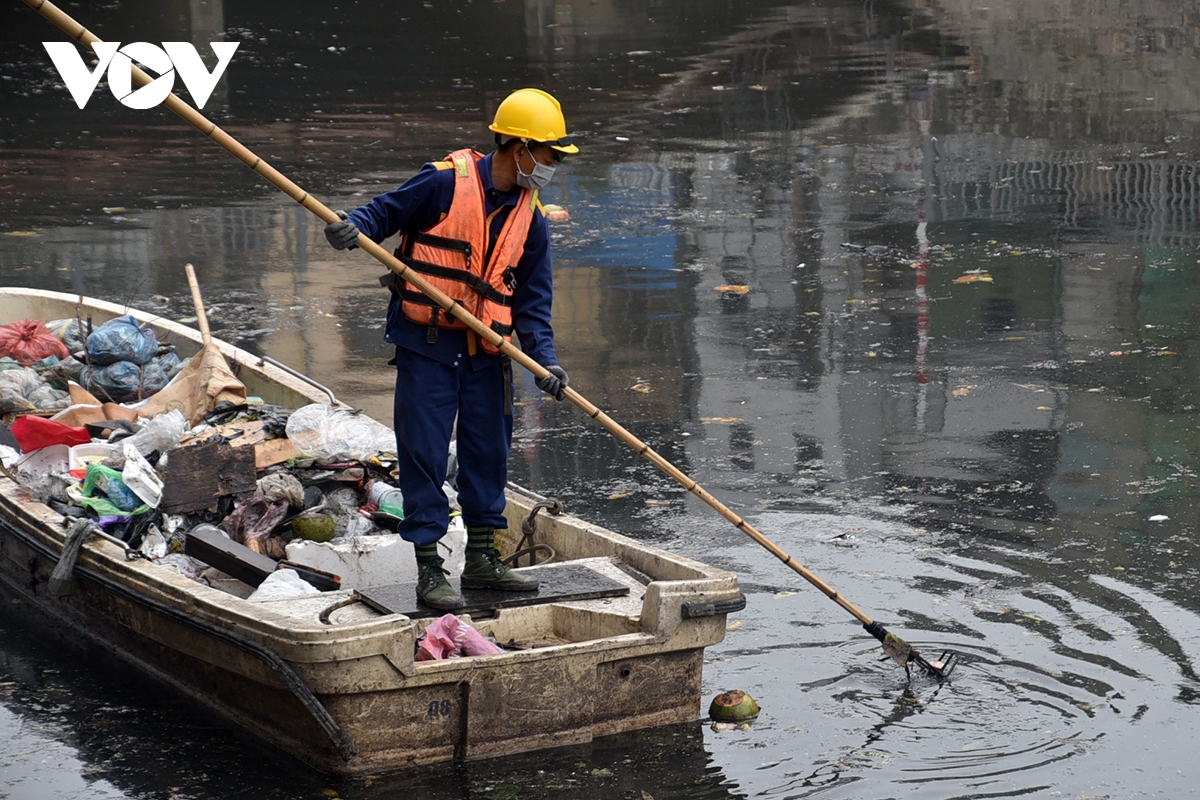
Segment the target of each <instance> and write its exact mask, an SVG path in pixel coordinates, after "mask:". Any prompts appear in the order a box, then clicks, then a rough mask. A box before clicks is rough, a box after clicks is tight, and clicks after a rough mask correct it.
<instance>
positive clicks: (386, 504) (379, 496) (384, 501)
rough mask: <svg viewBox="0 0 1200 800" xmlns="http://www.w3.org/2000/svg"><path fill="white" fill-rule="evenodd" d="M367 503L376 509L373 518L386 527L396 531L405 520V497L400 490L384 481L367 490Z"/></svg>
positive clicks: (374, 483)
mask: <svg viewBox="0 0 1200 800" xmlns="http://www.w3.org/2000/svg"><path fill="white" fill-rule="evenodd" d="M367 502H368V503H370V504H371V505H373V506H375V507H376V509H377V510H376V511H375V512H373V513H372V514H371V517H372V518H373V519H374V520H375V521H376V522H378V523H380V524H382V525H384V526H385V527H389V528H392V529H393V530H394V529H395V527H396V525H397V524H399V522H400V520H402V519H404V496H403V495H402V494H401V493H400V490H399V489H397V488H396V487H395V486H392V485H391V484H388V483H384V482H383V481H375V482H373V483H372V484H371V485H370V487H368V489H367Z"/></svg>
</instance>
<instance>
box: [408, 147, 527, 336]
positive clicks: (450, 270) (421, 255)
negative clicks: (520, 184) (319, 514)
mask: <svg viewBox="0 0 1200 800" xmlns="http://www.w3.org/2000/svg"><path fill="white" fill-rule="evenodd" d="M481 158H483V154H481V153H478V152H476V151H474V150H469V149H467V150H457V151H455V152H453V153H451V154H450V155H448V156H446V158H445V160H444V161H443V163H444V164H446V166H445V167H442V165H441V164H439V165H438V166H439V167H440V168H444V169H448V168H451V166H452V167H453V169H454V198H453V199H452V200H451V201H450V211H449V212H448V213H447V214H446V216H445V218H443V219H442V220H441V221H440V222H438V223H437V224H436V225H434V226H433V227H431V228H427V229H426V230H423V231H418V232H410V233H406V234H404V237H403V238H402V239H401V242H400V247H399V248H397V250H396V257H397V258H399V259H400V261H402V262H403V263H404V264H405V265H406V266H407V267H408V268H409V269H411V270H413V271H414V272H417V273H419V274H420V275H421V277H422V278H424V279H425V280H426V281H427V282H428V283H430V284H432V285H433V286H435V287H437V288H438V289H440V290H441V291H442V292H444V293H445V294H446V295H448V296H449V297H450V298H451V299H453V300H456V301H457V302H458V303H459V304H460V305H462V307H463V308H465V309H466V310H467V311H469V312H470V313H471V314H472V315H474V316H475V317H476V318H478V319H479V320H480V321H482V322H483V324H484V325H486V326H487V327H488V328H490V329H491V330H493V331H495V332H496V333H498V334H500V335H501V336H503V337H504V338H505V339H507V338H509V336H510V335H511V334H512V288H510V287H509V286H508V284H507V283H506V281H509V280H511V275H512V270H513V269H515V268H516V264H517V262H518V261H519V260H520V259H521V255H522V253H524V252H525V240H526V239H527V238H528V236H529V227H530V225H531V224H532V223H533V212H534V209H535V208H536V207H537V204H538V193H537V192H534V191H530V190H529V189H522V190H521V196H520V197H519V198H518V200H517V204H516V206H515V207H513V208H512V210H511V211H509V214H508V218H507V219H505V221H504V225H503V226H502V227H501V229H500V232H499V234H498V235H497V237H496V242H495V244H494V245H493V246H492V252H491V257H490V258H487V263H484V258H485V256H486V254H487V252H488V239H489V234H490V231H489V227H490V222H491V219H490V218H485V215H484V213H483V211H484V209H485V208H486V206H485V198H484V195H483V182H482V181H481V180H480V178H479V168H478V164H477V162H478V161H479V159H481ZM493 213H495V212H493ZM397 289H398V291H399V293H400V298H401V301H402V305H401V308H402V309H403V311H404V316H405V317H406V318H407V319H408V320H410V321H411V322H415V323H417V324H419V325H426V326H428V327H429V328H430V332H429V335H428V336H427V339H428V340H430V341H432V340H436V338H437V328H447V329H452V330H464V329H466V327H467V326H466V325H465V324H464V323H463V322H462V321H460V320H457V319H454V318H453V317H452V316H451V314H449V313H436V312H438V311H439V310H441V309H440V306H438V305H437V303H435V302H434V301H432V300H430V299H429V298H428V297H426V296H425V295H424V294H422V293H421V292H420V291H419V290H418V289H417V288H416V287H415V286H412V285H411V284H409V283H408V282H407V281H404V280H401V281H400V286H399V287H397ZM482 344H483V349H484V351H486V352H488V353H499V352H500V350H499V348H498V347H496V346H495V345H493V344H492V343H491V342H488V341H483V342H482Z"/></svg>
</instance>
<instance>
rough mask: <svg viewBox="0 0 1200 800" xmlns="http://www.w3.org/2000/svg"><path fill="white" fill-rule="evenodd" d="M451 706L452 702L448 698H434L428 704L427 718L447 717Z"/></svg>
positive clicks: (452, 705)
mask: <svg viewBox="0 0 1200 800" xmlns="http://www.w3.org/2000/svg"><path fill="white" fill-rule="evenodd" d="M453 707H454V704H453V703H451V702H450V701H449V700H434V701H433V702H432V703H430V704H429V718H430V719H437V718H438V717H448V716H450V711H451V709H452V708H453Z"/></svg>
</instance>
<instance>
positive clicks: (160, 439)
mask: <svg viewBox="0 0 1200 800" xmlns="http://www.w3.org/2000/svg"><path fill="white" fill-rule="evenodd" d="M188 427H189V426H188V421H187V419H186V418H184V416H183V412H182V411H180V410H179V409H177V408H175V409H172V410H170V411H168V412H167V413H166V414H159V415H158V416H157V417H151V418H150V419H148V420H145V421H144V422H142V428H141V430H139V431H138V432H137V433H135V434H133V435H132V436H130V437H129V438H128V439H124V440H122V441H124V442H128V443H130V444H132V445H133V446H134V447H136V448H137V451H138V452H139V453H141V454H142V455H143V456H147V457H148V456H149V455H150V454H151V453H158V454H160V455H161V454H163V453H165V452H167V451H168V450H172V449H174V448H176V447H178V446H179V437H181V436H183V434H184V433H185V432H186V431H187V430H188Z"/></svg>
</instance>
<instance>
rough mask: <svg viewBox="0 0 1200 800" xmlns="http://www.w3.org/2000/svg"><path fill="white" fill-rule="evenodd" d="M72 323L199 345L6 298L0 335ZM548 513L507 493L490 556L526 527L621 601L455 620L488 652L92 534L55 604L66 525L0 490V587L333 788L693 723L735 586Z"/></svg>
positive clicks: (257, 387) (267, 382)
mask: <svg viewBox="0 0 1200 800" xmlns="http://www.w3.org/2000/svg"><path fill="white" fill-rule="evenodd" d="M77 307H80V308H81V309H82V315H83V316H85V317H91V319H92V320H93V321H94V323H95V324H100V323H102V322H104V321H106V320H108V319H112V318H115V317H118V316H121V315H124V314H128V313H132V314H133V316H135V317H136V318H138V319H139V320H140V321H141V322H143V323H145V324H146V325H149V326H150V327H152V328H154V329H155V331H156V333H157V334H158V336H159V339H160V340H165V341H170V342H171V343H172V344H174V345H175V347H176V349H177V351H178V352H179V354H180V356H181V357H186V356H188V355H190V354H191V353H192V352H195V351H198V350H199V349H200V346H201V342H202V339H201V335H200V333H199V332H198V331H196V330H194V329H192V328H189V327H186V326H184V325H180V324H178V323H175V322H171V321H169V320H165V319H163V318H161V317H158V316H152V315H149V314H143V313H139V312H137V311H130V310H129V309H126V308H123V307H121V306H117V305H115V304H112V303H106V302H102V301H96V300H87V299H81V298H79V297H78V296H76V295H68V294H62V293H57V292H49V291H40V290H33V289H19V288H0V322H7V321H12V320H18V319H26V318H29V319H41V320H52V319H62V318H70V317H76V315H77ZM216 343H217V345H218V347H219V348H220V350H221V352H222V353H223V355H224V356H225V358H226V360H227V362H228V363H229V365H230V366H231V368H232V369H233V370H234V372H235V373H236V374H237V376H238V378H239V379H240V380H241V381H242V383H244V384H245V387H246V391H247V394H248V395H253V396H257V397H259V398H262V400H263V401H264V402H266V403H271V404H274V405H279V406H282V407H284V408H293V409H294V408H299V407H301V406H304V405H308V404H311V403H330V402H336V400H335V399H334V398H333V397H332V394H331V393H330V392H329V391H328V390H327V389H325V388H324V387H322V386H320V384H317V383H314V382H313V381H311V380H309V379H307V378H306V377H305V376H303V375H300V374H299V373H297V372H294V371H292V370H290V369H289V368H287V367H286V366H284V365H282V364H279V363H278V362H274V361H272V360H271V359H268V358H263V357H259V356H255V355H253V354H251V353H249V352H247V351H245V350H242V349H239V348H237V347H234V346H232V345H230V344H228V343H225V342H219V341H218V342H216ZM551 505H552V504H551V503H549V502H547V501H546V498H542V497H539V496H538V495H536V494H534V493H532V492H529V491H527V490H524V489H521V488H519V487H516V486H510V487H509V492H508V506H507V512H506V513H507V516H508V519H509V529H508V532H507V534H508V535H507V536H504V537H498V538H499V539H500V541H499V542H498V546H500V547H501V549H502V551H503V552H512V550H513V549H514V548H515V547H516V546H517V544H518V541H517V539H518V537H519V536H520V535H521V533H520V532H521V531H522V526H525V528H526V529H527V530H529V529H533V531H534V534H533V535H534V538H535V540H536V542H538V543H540V544H544V545H548V546H549V547H550V548H552V550H553V553H554V556H553V558H552V559H551V561H550V562H549V563H548V564H538V565H537V566H535V567H530V568H528V569H531V570H533V571H534V572H535V573H537V571H540V570H554V569H560V570H561V569H576V570H580V569H582V570H584V571H586V572H587V574H588V575H597V576H600V578H601V579H602V581H603V582H606V584H605V585H615V586H617V590H616V592H615V593H613V592H609V593H608V596H604V597H593V598H586V597H585V598H583V599H562V598H561V597H560V598H557V599H556V597H555V596H553V595H551V596H550V597H548V598H546V599H542V597H541V595H542V591H539V592H538V597H537V598H535V599H534V600H533V601H531V602H530V603H529V604H527V605H519V606H515V607H510V606H507V605H505V604H503V603H501V604H498V605H496V606H495V607H488V606H487V605H486V604H485V605H484V607H480V608H475V609H473V610H472V612H471V614H470V615H467V616H463V619H464V620H466V621H469V622H470V624H471V625H472V626H473V627H474V628H475V629H477V630H478V631H479V632H480V633H482V634H484V635H487V636H490V637H491V638H492V639H493V640H494V641H496V642H498V643H500V644H501V645H502V646H505V650H504V652H503V653H501V654H498V655H487V656H474V657H463V658H452V659H443V660H431V661H419V660H416V659H415V657H414V654H415V651H416V649H417V640H418V638H419V637H420V636H421V635H422V632H423V630H424V628H425V627H426V626H427V625H428V624H429V623H430V622H431V621H432V619H433V617H421V616H420V615H417V614H407V613H396V612H395V611H394V610H391V609H389V607H388V606H387V605H386V604H383V605H380V604H378V603H375V604H371V603H366V602H361V601H360V602H354V601H355V600H360V599H361V593H359V594H356V592H359V591H360V590H365V593H366V594H368V595H369V594H370V593H371V591H372V589H373V587H354V586H348V585H343V586H342V587H341V588H339V589H336V590H331V591H324V592H321V593H320V594H319V595H311V596H308V597H302V598H299V599H287V600H274V601H266V602H257V601H250V600H247V599H246V595H247V594H248V592H247V591H244V590H246V589H248V588H249V587H247V586H244V585H242V586H240V587H238V586H237V584H239V582H238V581H235V580H232V579H230V580H228V581H225V582H224V583H218V584H217V585H215V586H209V585H205V584H203V583H199V582H196V581H193V580H190V579H188V578H186V577H183V576H181V575H179V574H176V573H175V572H172V571H170V570H168V569H166V568H164V567H162V566H160V565H157V564H155V563H153V562H152V561H148V560H140V559H139V560H127V559H126V554H125V552H124V550H123V549H122V548H121V547H120V546H118V545H117V544H116V543H114V542H112V541H108V540H104V539H99V538H93V539H91V540H90V541H89V542H88V543H86V544H85V545H84V546H83V549H82V553H81V555H80V557H79V560H78V562H77V564H76V567H75V579H76V584H77V590H76V591H75V592H74V593H73V594H70V595H68V596H65V597H63V596H55V595H53V594H52V593H51V592H50V591H49V589H48V584H49V578H50V574H51V572H52V571H53V570H54V568H55V566H56V564H57V563H58V561H59V559H60V556H61V554H62V552H63V549H64V541H65V539H66V534H67V528H68V526H67V525H66V524H65V520H64V517H63V516H62V515H60V514H59V513H57V512H55V511H54V510H53V509H51V508H50V507H49V506H47V505H44V504H42V503H41V502H39V501H38V500H37V499H36V498H34V497H33V495H32V494H31V493H30V492H29V491H27V490H26V489H25V488H24V487H23V486H22V485H20V484H19V483H17V482H15V481H13V480H11V479H9V478H0V580H2V581H3V582H4V583H5V584H6V588H7V590H8V592H9V593H12V594H15V596H17V597H18V598H20V599H21V600H23V601H25V602H26V603H28V604H29V605H30V606H31V607H32V608H34V609H35V610H36V611H38V612H41V613H40V615H39V616H44V617H45V618H47V620H48V622H49V624H51V625H54V626H58V627H61V628H62V629H63V630H64V631H70V632H71V633H73V634H77V635H83V636H85V637H87V638H89V639H91V640H93V641H94V642H96V643H97V644H99V645H101V646H103V647H104V648H106V649H108V650H111V651H112V652H114V653H115V654H116V655H118V656H119V657H120V658H122V659H124V660H125V661H128V662H129V663H131V664H133V665H135V666H136V667H137V668H139V669H140V670H141V671H142V672H144V673H145V674H146V675H147V676H149V678H152V679H157V680H158V681H161V682H165V683H167V684H170V685H171V686H174V687H175V688H177V689H178V690H179V691H181V692H184V693H185V694H187V695H190V696H191V697H193V698H195V699H197V700H199V701H200V702H201V703H203V704H204V705H206V706H208V707H211V708H213V709H215V710H217V711H218V712H220V713H221V714H223V715H224V716H225V717H227V718H228V719H229V720H231V721H233V722H235V723H237V724H238V725H241V726H243V727H244V728H246V729H248V730H249V731H251V732H252V733H254V734H255V735H257V736H258V737H260V738H262V739H264V740H266V741H268V742H270V743H272V744H274V745H276V746H278V747H279V748H281V749H283V750H284V751H286V752H288V753H291V754H292V755H294V756H296V757H297V758H299V759H301V760H303V761H305V762H307V763H309V764H311V765H312V766H314V767H316V768H317V769H319V770H322V771H325V772H328V773H334V774H346V775H354V774H364V773H375V772H380V771H384V770H392V769H398V768H402V767H405V766H410V765H417V764H426V763H432V762H438V761H446V760H451V759H455V760H469V759H479V758H488V757H495V756H503V755H506V754H510V753H516V752H522V751H529V750H535V749H540V748H548V747H556V746H560V745H570V744H576V743H580V742H587V741H590V740H591V739H592V738H593V737H597V736H602V735H606V734H613V733H618V732H622V731H628V730H633V729H637V728H645V727H650V726H655V725H666V724H671V723H677V722H684V721H691V720H695V719H697V718H698V717H699V715H700V702H701V697H700V692H701V668H702V663H703V654H704V648H705V647H708V646H710V645H713V644H716V643H718V642H720V641H721V640H722V639H723V637H724V632H725V617H726V614H727V613H730V612H732V611H736V610H740V609H741V608H742V607H744V605H745V600H744V598H743V597H742V595H741V593H740V591H739V589H738V584H737V580H736V577H735V576H734V575H733V574H731V573H729V572H727V571H724V570H720V569H716V568H713V567H710V566H707V565H705V564H702V563H699V562H696V561H694V560H691V559H688V558H684V557H681V556H677V555H673V554H671V553H668V552H665V551H663V550H659V549H656V548H654V547H650V546H648V545H646V544H643V543H641V542H638V541H635V540H633V539H630V538H628V537H625V536H622V535H620V534H618V533H614V532H612V531H609V530H606V529H604V528H601V527H598V526H596V525H592V524H589V523H587V522H585V521H583V520H581V519H577V518H575V517H572V516H570V515H568V514H565V513H559V514H553V513H551V512H550V511H549V510H547V509H548V508H549V507H550V506H551ZM538 511H544V513H541V514H538ZM501 533H503V532H501ZM545 574H549V573H545ZM226 584H227V585H226ZM390 588H391V589H393V590H396V589H400V588H402V587H390ZM568 597H569V596H568ZM400 605H401V606H403V603H401V604H400ZM404 607H405V608H407V606H404Z"/></svg>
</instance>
